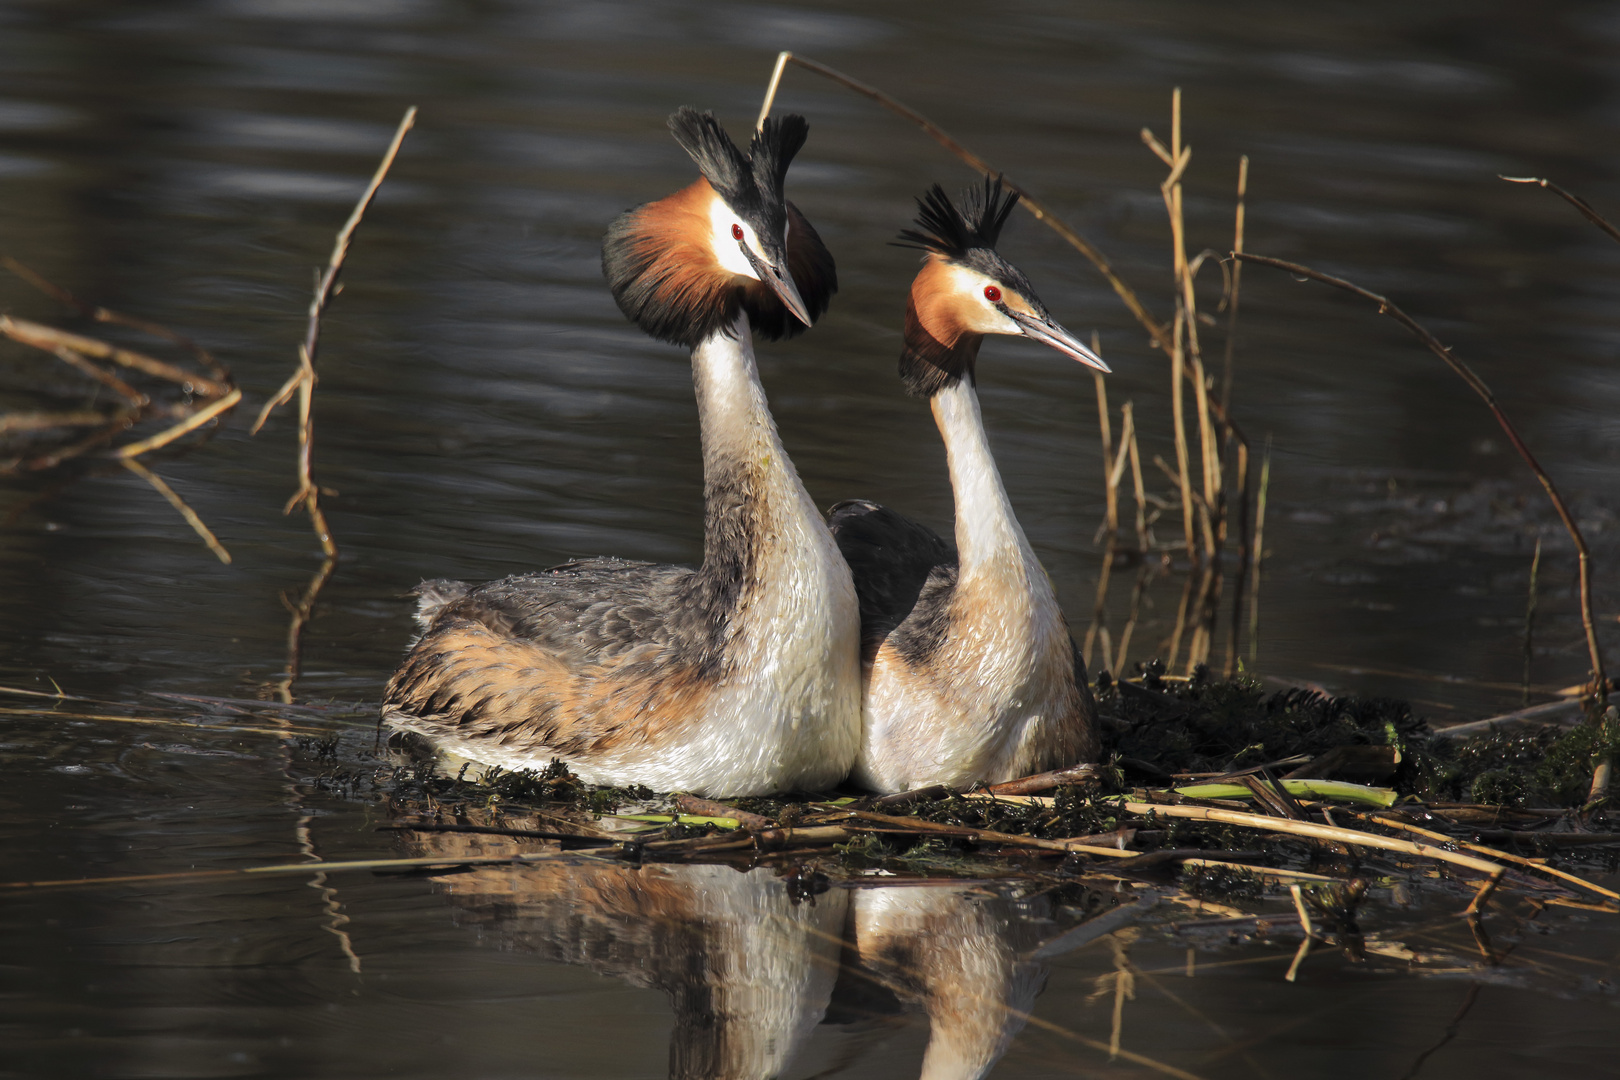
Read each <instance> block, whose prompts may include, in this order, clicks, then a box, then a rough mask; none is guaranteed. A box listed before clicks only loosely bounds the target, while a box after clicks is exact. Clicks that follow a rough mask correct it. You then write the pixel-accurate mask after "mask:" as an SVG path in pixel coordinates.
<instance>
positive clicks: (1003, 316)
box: [899, 176, 1108, 397]
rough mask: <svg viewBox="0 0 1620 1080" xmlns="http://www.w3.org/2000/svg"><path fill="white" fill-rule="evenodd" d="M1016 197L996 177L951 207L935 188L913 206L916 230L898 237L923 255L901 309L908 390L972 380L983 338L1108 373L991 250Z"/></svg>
mask: <svg viewBox="0 0 1620 1080" xmlns="http://www.w3.org/2000/svg"><path fill="white" fill-rule="evenodd" d="M1017 205H1018V193H1017V192H1005V193H1004V192H1003V188H1002V183H1001V177H999V176H997V177H995V178H993V179H991V178H986V180H985V182H984V186H983V187H969V188H967V189H966V190H964V191H963V192H962V198H961V205H960V206H957V205H956V204H953V203H952V202H951V200H950V196H948V195H946V194H945V189H944V188H942V187H940V186H939V185H938V184H935V185H934V186H933V187H932V188H930V189H929V190H928V193H927V194H926V195H924V196H923V197H922V198H920V199H918V200H917V206H918V211H917V225H918V228H916V229H906V230H904V231H903V232H901V234H900V240H899V245H900V246H901V247H914V248H918V249H920V250H922V251H925V252H927V254H926V255H925V256H924V260H923V268H922V270H921V271H919V272H918V274H917V277H916V279H915V280H914V281H913V282H912V283H911V296H910V298H909V300H908V302H907V304H906V333H905V347H904V349H903V350H902V352H901V355H900V377H901V379H903V380H904V381H905V384H906V389H907V390H909V391H910V392H911V393H913V394H916V395H918V396H920V397H931V396H932V395H934V394H936V393H938V392H939V391H940V390H943V389H944V388H946V387H947V386H952V385H955V383H956V382H958V381H959V380H961V379H962V378H963V377H966V378H968V379H969V380H971V379H972V378H973V377H974V365H975V363H976V362H977V359H978V355H979V344H980V342H982V341H983V340H984V336H985V335H986V334H1006V335H1011V336H1021V337H1027V338H1030V339H1031V340H1033V341H1039V342H1041V343H1042V344H1043V345H1050V346H1051V347H1052V348H1054V349H1056V350H1057V351H1058V352H1060V353H1062V354H1064V355H1065V356H1069V357H1072V358H1073V359H1075V360H1078V361H1080V362H1081V363H1083V364H1088V365H1090V366H1091V367H1094V368H1096V369H1097V370H1099V371H1107V370H1108V365H1107V364H1105V363H1103V361H1102V358H1101V357H1099V356H1098V355H1097V354H1096V353H1094V352H1092V351H1091V350H1090V349H1088V348H1087V347H1086V346H1084V345H1082V344H1081V343H1080V342H1079V341H1078V340H1077V339H1076V338H1075V336H1074V335H1073V334H1071V333H1069V332H1068V331H1067V330H1065V329H1064V328H1063V327H1062V326H1060V325H1059V324H1058V322H1057V320H1056V319H1053V318H1052V316H1051V314H1050V313H1049V312H1048V311H1047V310H1046V305H1045V304H1042V303H1041V300H1040V297H1038V296H1036V295H1035V290H1034V289H1033V288H1031V287H1030V284H1029V279H1028V278H1026V277H1025V276H1024V275H1023V273H1022V272H1021V271H1020V270H1019V269H1018V268H1017V267H1016V266H1014V265H1013V264H1012V263H1010V262H1008V261H1007V260H1006V259H1004V258H1002V257H1001V256H1000V255H999V254H998V253H997V252H996V250H995V246H996V241H997V240H998V239H1000V237H1001V228H1002V226H1003V225H1005V224H1006V222H1007V216H1008V215H1009V214H1011V213H1012V210H1013V207H1015V206H1017Z"/></svg>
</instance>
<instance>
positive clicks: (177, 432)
mask: <svg viewBox="0 0 1620 1080" xmlns="http://www.w3.org/2000/svg"><path fill="white" fill-rule="evenodd" d="M241 400H242V391H241V390H239V389H237V388H236V387H232V388H231V391H230V393H228V394H226V395H225V396H224V397H222V398H220V399H219V400H218V401H215V402H213V403H211V404H209V405H207V406H205V407H204V408H201V409H198V410H197V411H196V412H194V413H192V414H191V415H190V416H188V417H186V418H185V419H184V420H182V421H180V422H179V423H178V424H175V425H174V426H173V427H170V428H167V429H165V430H163V431H160V432H158V433H157V434H156V435H153V436H152V437H150V438H147V439H142V440H141V441H140V442H133V443H129V444H127V445H124V446H120V447H119V448H118V449H117V450H114V451H113V452H112V455H111V456H113V457H115V458H120V459H125V460H127V459H129V458H133V457H139V456H140V455H141V454H144V453H146V452H147V451H149V450H156V449H158V448H159V447H161V446H167V445H169V444H170V443H172V442H174V440H176V439H178V438H179V437H180V436H182V435H185V434H187V433H188V432H192V431H196V430H197V429H198V428H200V427H202V426H203V425H204V424H206V423H208V422H209V421H210V420H212V419H214V418H215V417H216V416H218V415H219V414H220V413H223V412H225V411H226V410H228V409H232V408H235V407H236V403H237V402H239V401H241ZM226 561H227V562H228V561H229V560H226Z"/></svg>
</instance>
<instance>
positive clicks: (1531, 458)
mask: <svg viewBox="0 0 1620 1080" xmlns="http://www.w3.org/2000/svg"><path fill="white" fill-rule="evenodd" d="M1232 254H1233V258H1235V259H1239V260H1242V261H1244V262H1253V263H1259V264H1261V265H1263V266H1271V267H1275V268H1276V269H1278V270H1286V271H1287V272H1288V273H1290V274H1295V275H1297V276H1300V277H1306V278H1310V279H1311V280H1312V281H1319V282H1321V283H1322V284H1324V285H1332V286H1333V287H1334V288H1336V289H1343V290H1344V291H1345V292H1348V293H1353V294H1355V295H1356V296H1359V297H1361V298H1363V299H1365V300H1370V301H1372V302H1373V303H1375V304H1377V305H1378V313H1379V314H1380V315H1388V316H1389V317H1390V318H1392V319H1394V320H1395V321H1396V322H1398V323H1400V324H1401V325H1402V326H1404V327H1406V329H1407V330H1409V331H1410V332H1411V333H1412V335H1413V336H1414V337H1416V338H1417V339H1418V341H1420V342H1422V343H1423V345H1424V346H1425V347H1426V348H1428V350H1429V351H1430V352H1432V353H1434V354H1435V355H1436V356H1438V357H1439V358H1440V359H1441V360H1443V361H1445V364H1446V366H1447V367H1449V368H1450V369H1451V370H1452V371H1453V372H1455V373H1456V375H1457V377H1458V378H1460V379H1462V381H1463V382H1465V383H1467V384H1468V388H1469V389H1470V390H1472V391H1474V393H1476V394H1478V395H1479V397H1480V399H1481V400H1482V401H1484V402H1485V405H1486V407H1488V408H1489V409H1490V410H1491V413H1492V415H1494V416H1495V417H1496V422H1497V423H1498V424H1499V425H1501V428H1502V430H1503V432H1504V433H1506V435H1507V437H1508V441H1509V442H1511V443H1512V444H1513V448H1514V449H1515V450H1517V451H1518V452H1519V456H1520V457H1521V458H1523V459H1524V462H1525V464H1527V465H1529V466H1530V469H1531V471H1532V472H1534V473H1535V474H1536V479H1537V480H1539V481H1541V486H1542V488H1543V489H1544V490H1545V491H1546V492H1547V497H1548V498H1549V499H1551V500H1552V504H1553V508H1554V509H1555V510H1556V511H1557V512H1558V517H1559V520H1560V521H1562V522H1563V524H1564V528H1565V529H1566V530H1568V532H1569V535H1570V539H1572V540H1574V541H1575V549H1576V551H1577V552H1579V555H1580V597H1581V623H1582V625H1583V626H1584V627H1585V629H1586V650H1587V653H1588V655H1589V656H1590V658H1591V663H1592V690H1591V693H1592V694H1593V696H1595V697H1597V698H1598V699H1599V700H1604V699H1606V698H1607V696H1608V682H1607V680H1606V679H1605V677H1604V674H1603V654H1602V652H1601V650H1600V649H1599V647H1598V639H1597V624H1596V622H1595V620H1594V618H1593V615H1592V567H1591V562H1592V554H1591V551H1590V549H1588V548H1587V546H1586V538H1585V537H1584V536H1582V535H1581V530H1580V526H1579V525H1577V524H1576V523H1575V517H1574V515H1573V514H1571V513H1570V512H1569V507H1567V506H1566V505H1564V499H1563V496H1561V495H1559V494H1558V488H1557V487H1556V486H1555V485H1554V484H1553V481H1552V477H1551V476H1549V475H1547V471H1546V470H1545V469H1543V468H1542V467H1541V463H1540V462H1539V461H1537V460H1536V456H1535V455H1534V454H1533V453H1531V452H1530V447H1529V446H1527V445H1525V442H1524V440H1523V439H1522V438H1520V436H1519V432H1518V429H1517V428H1515V427H1514V426H1513V422H1512V421H1511V420H1509V419H1508V416H1507V413H1505V412H1503V411H1502V407H1501V406H1500V405H1498V404H1497V403H1496V396H1495V395H1494V394H1492V393H1491V388H1490V387H1488V386H1486V385H1485V382H1484V380H1482V379H1481V378H1480V377H1479V376H1478V375H1476V374H1474V371H1473V369H1472V368H1470V367H1469V366H1468V365H1467V364H1465V363H1463V361H1462V360H1460V359H1458V358H1457V356H1456V355H1455V354H1453V353H1452V351H1451V350H1450V349H1449V348H1447V347H1446V346H1445V345H1442V344H1441V343H1440V339H1438V338H1436V337H1435V336H1434V335H1433V334H1431V333H1429V331H1428V330H1427V329H1425V328H1424V327H1423V325H1422V324H1421V323H1419V322H1418V321H1417V320H1416V319H1414V318H1412V317H1411V316H1410V315H1408V314H1407V313H1406V312H1404V311H1402V310H1401V309H1400V308H1399V307H1397V306H1396V305H1395V304H1393V303H1391V302H1390V300H1389V298H1388V297H1384V296H1380V295H1379V294H1377V293H1375V292H1372V291H1370V290H1367V289H1363V288H1362V287H1361V286H1359V285H1356V284H1354V283H1352V282H1349V281H1346V280H1344V279H1343V278H1337V277H1333V276H1332V275H1330V274H1324V273H1322V272H1321V271H1319V270H1312V269H1311V268H1310V267H1308V266H1301V265H1300V264H1299V263H1291V262H1286V261H1284V260H1282V259H1272V258H1268V257H1266V256H1264V255H1249V254H1244V253H1242V252H1233V253H1232Z"/></svg>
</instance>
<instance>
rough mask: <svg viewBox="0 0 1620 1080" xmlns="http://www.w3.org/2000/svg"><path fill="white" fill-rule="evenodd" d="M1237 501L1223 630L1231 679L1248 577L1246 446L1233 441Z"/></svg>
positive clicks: (1228, 672) (1226, 667)
mask: <svg viewBox="0 0 1620 1080" xmlns="http://www.w3.org/2000/svg"><path fill="white" fill-rule="evenodd" d="M1237 504H1238V559H1237V580H1236V581H1235V582H1233V584H1232V624H1231V627H1230V629H1228V630H1227V633H1226V665H1225V668H1224V672H1223V673H1224V675H1225V677H1226V678H1228V679H1230V678H1234V677H1235V676H1236V675H1237V673H1238V641H1239V639H1240V637H1241V633H1242V628H1243V603H1244V600H1245V599H1246V598H1247V597H1246V593H1247V589H1248V583H1249V582H1248V579H1249V562H1250V559H1251V554H1250V541H1251V537H1250V535H1249V448H1248V447H1247V446H1245V445H1244V444H1243V443H1238V444H1237Z"/></svg>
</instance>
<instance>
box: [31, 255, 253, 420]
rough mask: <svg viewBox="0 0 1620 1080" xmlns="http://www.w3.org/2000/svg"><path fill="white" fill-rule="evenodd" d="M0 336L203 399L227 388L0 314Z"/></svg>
mask: <svg viewBox="0 0 1620 1080" xmlns="http://www.w3.org/2000/svg"><path fill="white" fill-rule="evenodd" d="M13 261H15V260H13ZM0 334H4V335H5V336H6V337H8V338H11V339H12V340H13V341H16V342H19V343H21V344H23V345H32V346H33V347H34V348H36V349H43V350H44V351H45V352H48V353H52V354H54V353H55V352H56V350H57V349H59V348H68V349H72V350H73V351H74V352H76V353H79V354H80V355H82V356H89V357H93V358H94V359H97V360H106V361H109V362H111V363H113V364H116V365H117V366H119V367H122V368H128V369H130V370H132V371H139V372H141V373H142V374H143V375H150V376H152V377H153V378H157V379H163V380H165V381H166V382H172V383H174V384H176V385H178V386H182V387H187V386H189V387H191V388H192V389H193V390H195V391H196V392H197V393H199V394H202V395H203V396H204V397H207V398H216V397H223V396H224V395H225V394H226V393H228V392H229V391H230V389H231V387H230V384H229V383H228V382H226V381H223V380H215V379H211V378H209V377H208V376H206V375H199V374H197V373H196V372H195V371H187V370H186V369H185V368H182V367H176V366H175V365H173V364H171V363H169V362H168V361H166V360H159V359H157V358H156V357H153V356H147V355H146V354H145V353H141V352H136V351H135V350H134V349H125V348H121V347H119V346H117V345H109V344H108V343H107V342H105V341H97V340H96V339H95V338H89V337H85V336H84V335H82V334H70V333H68V332H67V331H66V330H57V329H55V328H54V327H50V326H44V325H42V324H40V323H36V322H30V321H28V320H27V319H13V318H11V317H10V316H7V315H0Z"/></svg>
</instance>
